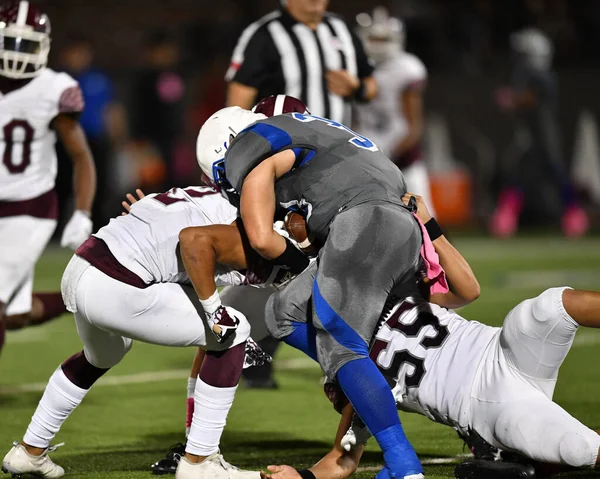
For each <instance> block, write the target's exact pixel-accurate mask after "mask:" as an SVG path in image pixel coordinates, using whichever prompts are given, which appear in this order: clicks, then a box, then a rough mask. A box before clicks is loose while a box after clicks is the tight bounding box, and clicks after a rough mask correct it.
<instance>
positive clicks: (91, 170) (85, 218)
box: [51, 114, 96, 249]
mask: <svg viewBox="0 0 600 479" xmlns="http://www.w3.org/2000/svg"><path fill="white" fill-rule="evenodd" d="M51 126H52V128H53V129H54V130H55V131H56V133H57V134H58V137H59V138H60V140H61V142H62V143H63V145H64V147H65V149H66V150H67V153H68V154H69V156H70V157H71V161H72V162H73V190H74V192H75V212H74V213H73V216H72V217H71V219H70V220H69V222H68V223H67V225H66V226H65V229H64V231H63V235H62V238H61V241H60V244H61V246H68V247H70V248H72V249H77V248H78V247H79V245H81V243H83V242H84V241H85V240H86V239H87V238H88V237H89V235H90V234H91V232H92V220H91V219H90V216H91V211H92V204H93V203H94V197H95V195H96V168H95V166H94V160H93V158H92V153H91V152H90V148H89V146H88V143H87V140H86V138H85V133H84V132H83V129H82V128H81V125H80V124H79V122H78V121H77V120H76V119H75V118H74V117H73V116H71V115H67V114H60V115H58V116H57V117H56V118H54V120H52V123H51Z"/></svg>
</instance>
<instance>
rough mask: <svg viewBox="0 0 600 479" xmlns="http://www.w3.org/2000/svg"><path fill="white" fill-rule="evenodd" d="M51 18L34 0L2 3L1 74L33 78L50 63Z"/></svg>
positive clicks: (0, 29)
mask: <svg viewBox="0 0 600 479" xmlns="http://www.w3.org/2000/svg"><path fill="white" fill-rule="evenodd" d="M49 53H50V20H49V19H48V17H47V16H46V15H45V14H43V13H42V12H40V11H39V10H38V9H37V8H36V7H34V6H33V5H32V4H31V3H30V2H28V1H25V0H21V1H12V2H9V3H8V4H4V5H0V75H2V76H4V77H7V78H13V79H23V78H33V77H35V76H36V75H37V74H38V73H39V72H40V71H41V70H42V69H43V68H44V67H45V66H46V64H47V63H48V54H49Z"/></svg>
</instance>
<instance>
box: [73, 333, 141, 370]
mask: <svg viewBox="0 0 600 479" xmlns="http://www.w3.org/2000/svg"><path fill="white" fill-rule="evenodd" d="M132 346H133V341H132V340H131V339H129V338H125V337H118V338H116V337H115V342H114V343H112V342H111V345H110V346H107V347H105V348H103V349H102V351H93V352H92V351H90V350H89V349H88V348H87V347H85V346H84V348H83V354H85V359H87V360H88V362H89V363H90V364H91V365H92V366H96V367H97V368H100V369H110V368H112V367H114V366H116V365H117V364H119V363H120V362H121V359H123V358H124V357H125V355H126V354H127V353H128V352H129V351H130V350H131V347H132Z"/></svg>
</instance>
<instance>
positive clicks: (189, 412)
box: [185, 376, 198, 437]
mask: <svg viewBox="0 0 600 479" xmlns="http://www.w3.org/2000/svg"><path fill="white" fill-rule="evenodd" d="M197 380H198V377H197V376H196V377H195V378H188V382H187V404H186V417H185V437H188V436H189V435H190V428H191V427H192V417H193V414H194V390H195V389H196V381H197Z"/></svg>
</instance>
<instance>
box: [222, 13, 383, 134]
mask: <svg viewBox="0 0 600 479" xmlns="http://www.w3.org/2000/svg"><path fill="white" fill-rule="evenodd" d="M328 70H348V72H349V73H350V74H352V75H354V76H355V77H358V78H360V79H364V78H367V77H369V76H371V75H372V73H373V67H372V66H371V64H370V63H369V60H368V58H367V55H366V53H365V51H364V48H363V45H362V43H361V41H360V40H359V39H358V37H357V36H356V34H354V32H353V31H352V30H351V29H350V28H349V27H348V25H347V24H346V23H345V22H344V21H343V20H342V19H340V18H339V17H337V16H335V15H332V14H330V13H326V14H325V17H324V19H323V21H322V22H321V23H320V24H319V26H318V27H317V29H316V31H314V30H311V29H310V28H309V27H308V26H306V25H305V24H303V23H300V22H298V21H297V20H295V19H294V18H293V17H292V16H291V15H290V14H289V13H288V12H287V11H286V10H283V9H282V10H277V11H274V12H271V13H269V14H268V15H265V16H264V17H262V18H261V19H260V20H258V21H256V22H254V23H252V24H251V25H250V26H248V27H247V28H246V29H245V30H244V32H243V33H242V35H241V37H240V39H239V40H238V43H237V46H236V48H235V50H234V52H233V57H232V59H231V64H230V66H229V70H228V71H227V74H226V76H225V79H226V80H227V81H235V82H238V83H241V84H243V85H247V86H251V87H254V88H257V89H258V98H263V97H265V96H268V95H275V94H280V93H285V94H286V95H290V96H293V97H296V98H299V99H301V100H302V101H303V102H304V103H306V105H307V106H308V108H309V109H310V111H311V113H313V114H314V115H317V116H323V117H325V118H331V119H332V120H335V121H339V122H342V123H346V124H348V123H350V101H349V100H348V99H344V98H342V97H340V96H338V95H334V94H332V93H330V92H329V91H328V90H327V82H326V80H325V73H326V72H327V71H328Z"/></svg>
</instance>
